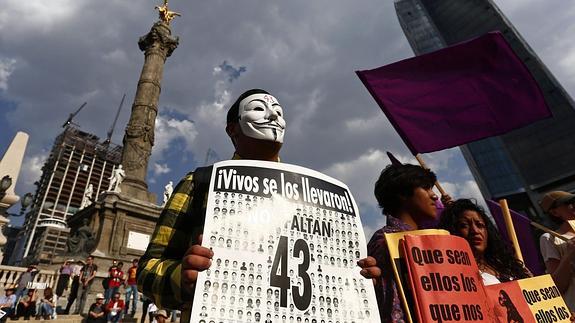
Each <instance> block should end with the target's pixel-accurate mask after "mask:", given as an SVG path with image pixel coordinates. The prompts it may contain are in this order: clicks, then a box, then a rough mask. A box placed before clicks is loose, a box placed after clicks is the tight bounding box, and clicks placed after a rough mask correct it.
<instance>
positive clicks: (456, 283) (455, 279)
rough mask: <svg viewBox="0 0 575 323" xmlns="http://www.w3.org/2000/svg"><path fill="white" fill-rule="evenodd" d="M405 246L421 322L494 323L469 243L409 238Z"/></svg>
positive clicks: (441, 238)
mask: <svg viewBox="0 0 575 323" xmlns="http://www.w3.org/2000/svg"><path fill="white" fill-rule="evenodd" d="M402 245H403V251H404V254H405V258H406V262H407V267H408V270H409V278H410V284H411V286H412V290H413V293H414V300H415V307H416V311H417V316H418V322H450V321H454V322H494V318H493V315H492V312H491V307H490V304H489V302H488V300H487V297H486V294H485V290H484V289H483V282H482V279H481V276H480V274H479V269H478V268H477V264H476V262H475V258H474V256H473V252H472V250H471V248H470V247H469V244H468V243H467V241H466V240H465V239H463V238H461V237H456V236H448V235H442V236H435V235H433V236H430V235H426V236H412V235H406V236H405V237H404V242H403V244H402Z"/></svg>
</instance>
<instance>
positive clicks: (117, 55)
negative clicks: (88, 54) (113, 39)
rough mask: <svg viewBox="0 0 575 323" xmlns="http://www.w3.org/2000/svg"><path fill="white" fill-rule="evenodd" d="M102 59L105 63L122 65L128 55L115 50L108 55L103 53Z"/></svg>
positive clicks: (117, 49)
mask: <svg viewBox="0 0 575 323" xmlns="http://www.w3.org/2000/svg"><path fill="white" fill-rule="evenodd" d="M103 59H104V61H105V62H106V63H112V64H122V63H126V62H127V61H128V55H127V54H126V52H125V51H123V50H121V49H119V48H116V49H114V50H112V51H110V52H108V53H105V54H104V56H103Z"/></svg>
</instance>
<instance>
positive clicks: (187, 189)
mask: <svg viewBox="0 0 575 323" xmlns="http://www.w3.org/2000/svg"><path fill="white" fill-rule="evenodd" d="M232 159H241V157H240V156H239V155H237V154H234V157H233V158H232ZM195 185H196V183H195V182H194V173H193V172H191V173H188V174H187V175H186V176H185V177H184V178H183V179H182V180H181V181H180V182H179V183H178V185H177V186H176V187H175V189H174V192H173V193H172V195H171V196H170V199H169V200H168V202H167V203H166V206H165V207H164V210H162V213H161V214H160V218H159V219H158V222H157V223H156V228H155V230H154V233H153V235H152V238H151V239H150V243H149V244H148V249H147V250H146V253H145V254H144V255H143V256H142V258H140V262H139V263H138V290H141V291H142V293H144V295H145V296H147V297H149V298H151V299H152V300H153V302H154V304H156V306H157V307H158V308H161V309H180V310H181V311H182V316H181V317H182V318H183V320H186V321H187V320H188V319H189V316H190V311H191V305H192V301H193V297H194V295H193V294H191V293H187V292H186V290H185V289H183V288H182V286H181V279H182V278H181V270H182V258H183V257H184V254H185V253H186V251H187V250H188V248H189V247H191V246H192V245H193V244H194V243H197V241H196V240H195V239H196V238H197V237H198V235H199V234H201V233H202V232H203V224H204V218H205V214H206V203H207V194H208V192H207V188H206V189H202V190H203V192H199V191H198V192H195V190H194V186H195ZM200 194H201V195H200ZM194 196H196V197H198V196H201V197H204V199H203V203H202V205H200V206H198V205H194V203H192V202H193V199H194ZM194 209H195V210H194ZM195 211H198V212H195ZM194 212H195V214H193V213H194Z"/></svg>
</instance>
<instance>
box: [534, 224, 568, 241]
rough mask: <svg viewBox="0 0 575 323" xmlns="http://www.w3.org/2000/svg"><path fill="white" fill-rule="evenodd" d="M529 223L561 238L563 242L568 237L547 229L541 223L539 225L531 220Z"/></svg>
mask: <svg viewBox="0 0 575 323" xmlns="http://www.w3.org/2000/svg"><path fill="white" fill-rule="evenodd" d="M529 224H531V225H532V226H534V227H536V228H537V229H539V230H543V231H545V232H547V233H549V234H550V235H552V236H554V237H555V238H558V239H561V240H563V241H565V242H567V241H569V238H565V237H564V236H562V235H560V234H559V233H557V232H555V231H553V230H551V229H548V228H547V227H545V226H543V225H541V224H539V223H537V222H535V221H531V222H529Z"/></svg>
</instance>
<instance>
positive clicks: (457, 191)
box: [441, 180, 487, 209]
mask: <svg viewBox="0 0 575 323" xmlns="http://www.w3.org/2000/svg"><path fill="white" fill-rule="evenodd" d="M441 185H442V186H443V188H444V189H445V191H446V192H447V194H449V195H451V197H452V198H453V199H460V198H468V199H475V200H477V203H478V204H479V205H481V206H483V207H484V208H486V209H487V205H486V204H485V200H484V199H483V196H482V195H481V191H480V190H479V186H477V183H476V182H475V181H472V180H466V181H461V182H459V183H450V182H442V183H441Z"/></svg>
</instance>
